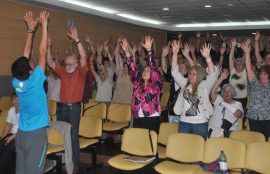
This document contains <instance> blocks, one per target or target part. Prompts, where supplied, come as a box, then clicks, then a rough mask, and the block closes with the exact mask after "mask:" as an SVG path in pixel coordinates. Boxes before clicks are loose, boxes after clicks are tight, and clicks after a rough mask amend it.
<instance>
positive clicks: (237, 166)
mask: <svg viewBox="0 0 270 174" xmlns="http://www.w3.org/2000/svg"><path fill="white" fill-rule="evenodd" d="M221 149H224V153H225V155H226V157H227V164H228V168H229V169H230V170H232V171H235V172H236V173H239V172H241V170H242V169H244V163H245V153H246V146H245V144H244V142H242V141H240V140H234V139H230V138H210V139H208V140H207V141H206V143H205V149H204V155H203V162H204V163H211V162H213V161H215V160H217V159H218V157H219V155H220V152H221ZM193 173H194V174H196V173H200V174H204V173H205V174H207V173H211V172H205V171H204V170H203V169H202V168H200V169H197V170H195V171H194V172H193Z"/></svg>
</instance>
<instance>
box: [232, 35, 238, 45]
mask: <svg viewBox="0 0 270 174" xmlns="http://www.w3.org/2000/svg"><path fill="white" fill-rule="evenodd" d="M231 44H232V47H236V45H237V40H236V38H235V37H234V38H232V40H231Z"/></svg>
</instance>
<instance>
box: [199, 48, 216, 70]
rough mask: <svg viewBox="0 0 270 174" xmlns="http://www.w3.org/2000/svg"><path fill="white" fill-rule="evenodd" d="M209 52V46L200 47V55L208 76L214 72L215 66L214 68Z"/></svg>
mask: <svg viewBox="0 0 270 174" xmlns="http://www.w3.org/2000/svg"><path fill="white" fill-rule="evenodd" d="M210 51H211V46H210V44H206V43H205V44H204V45H202V49H201V54H202V56H203V57H204V58H205V61H206V63H207V68H208V73H209V74H211V73H214V72H215V66H214V64H213V61H212V59H211V57H210Z"/></svg>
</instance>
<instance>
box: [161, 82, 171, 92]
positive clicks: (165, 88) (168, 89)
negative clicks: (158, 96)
mask: <svg viewBox="0 0 270 174" xmlns="http://www.w3.org/2000/svg"><path fill="white" fill-rule="evenodd" d="M164 92H167V93H170V92H171V83H170V82H163V87H162V93H164Z"/></svg>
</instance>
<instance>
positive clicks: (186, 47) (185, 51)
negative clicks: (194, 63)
mask: <svg viewBox="0 0 270 174" xmlns="http://www.w3.org/2000/svg"><path fill="white" fill-rule="evenodd" d="M190 50H191V45H190V44H188V43H185V45H184V49H182V53H183V55H184V56H185V57H189V52H190Z"/></svg>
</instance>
